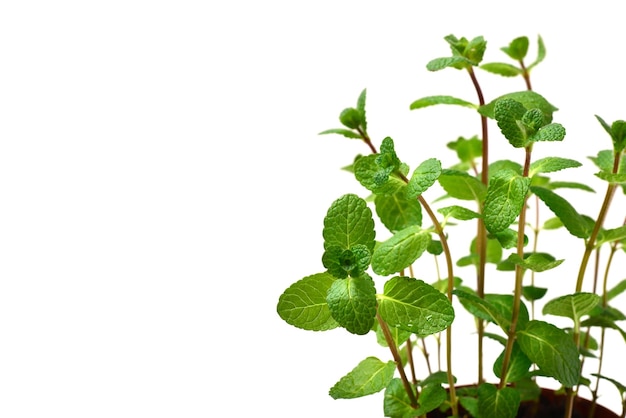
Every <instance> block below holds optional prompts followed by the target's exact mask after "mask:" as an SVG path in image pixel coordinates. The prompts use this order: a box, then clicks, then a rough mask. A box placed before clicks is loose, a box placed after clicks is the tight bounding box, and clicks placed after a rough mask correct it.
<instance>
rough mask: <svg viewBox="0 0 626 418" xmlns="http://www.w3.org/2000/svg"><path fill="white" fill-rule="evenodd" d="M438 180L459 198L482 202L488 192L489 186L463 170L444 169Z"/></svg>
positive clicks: (451, 193)
mask: <svg viewBox="0 0 626 418" xmlns="http://www.w3.org/2000/svg"><path fill="white" fill-rule="evenodd" d="M438 180H439V184H440V185H441V187H443V189H444V190H445V191H446V192H447V193H448V194H449V195H450V196H451V197H455V198H457V199H461V200H474V201H476V202H482V201H483V199H484V198H485V195H486V194H487V186H485V185H484V184H483V183H482V182H481V181H480V180H478V179H477V178H476V177H472V176H470V175H469V174H467V173H464V172H462V171H456V170H443V171H442V172H441V175H440V176H439V179H438Z"/></svg>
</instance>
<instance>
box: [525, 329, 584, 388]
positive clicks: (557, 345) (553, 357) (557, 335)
mask: <svg viewBox="0 0 626 418" xmlns="http://www.w3.org/2000/svg"><path fill="white" fill-rule="evenodd" d="M516 336H517V342H518V343H519V346H520V348H521V349H522V351H523V352H524V354H526V356H527V357H528V358H529V359H530V360H531V361H532V362H533V363H536V364H537V365H538V366H539V368H540V369H541V370H542V371H543V372H544V373H546V374H548V375H549V376H552V377H554V378H555V379H556V380H558V381H559V382H561V383H562V384H563V385H565V386H566V387H573V386H574V385H575V384H577V383H578V378H579V376H580V359H579V357H578V349H577V348H576V344H574V341H573V339H572V337H571V336H570V335H568V334H567V333H566V332H565V331H563V330H562V329H560V328H557V327H556V326H554V325H552V324H549V323H547V322H543V321H537V320H533V321H529V322H528V323H527V324H526V325H525V326H524V327H522V328H521V329H518V331H517V333H516Z"/></svg>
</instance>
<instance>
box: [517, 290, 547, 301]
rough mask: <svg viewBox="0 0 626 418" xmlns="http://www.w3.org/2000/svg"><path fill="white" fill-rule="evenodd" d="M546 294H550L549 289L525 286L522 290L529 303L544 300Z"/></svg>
mask: <svg viewBox="0 0 626 418" xmlns="http://www.w3.org/2000/svg"><path fill="white" fill-rule="evenodd" d="M546 293H548V289H546V288H545V287H536V286H524V287H523V288H522V296H524V298H525V299H526V300H529V301H533V300H539V299H541V298H543V297H544V296H545V295H546Z"/></svg>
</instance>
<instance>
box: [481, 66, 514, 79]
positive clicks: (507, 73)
mask: <svg viewBox="0 0 626 418" xmlns="http://www.w3.org/2000/svg"><path fill="white" fill-rule="evenodd" d="M480 68H482V69H483V70H485V71H488V72H490V73H493V74H498V75H501V76H503V77H515V76H518V75H520V74H522V70H521V69H520V68H517V67H516V66H514V65H511V64H506V63H503V62H490V63H488V64H483V65H481V66H480Z"/></svg>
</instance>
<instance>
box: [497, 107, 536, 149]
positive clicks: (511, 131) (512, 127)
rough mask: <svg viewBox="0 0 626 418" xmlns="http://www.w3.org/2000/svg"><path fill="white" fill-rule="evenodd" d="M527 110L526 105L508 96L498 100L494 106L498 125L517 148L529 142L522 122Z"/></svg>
mask: <svg viewBox="0 0 626 418" xmlns="http://www.w3.org/2000/svg"><path fill="white" fill-rule="evenodd" d="M526 112H527V111H526V108H525V107H524V105H522V104H521V103H520V102H518V101H516V100H513V99H508V98H504V99H501V100H498V101H497V102H496V103H495V106H494V118H495V119H496V121H497V122H498V127H499V128H500V131H502V135H504V137H505V138H506V139H508V141H509V143H510V144H511V145H513V146H514V147H515V148H523V147H525V146H526V144H527V143H528V135H527V132H526V129H524V126H523V124H522V123H521V120H522V118H523V117H524V115H525V114H526Z"/></svg>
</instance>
